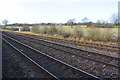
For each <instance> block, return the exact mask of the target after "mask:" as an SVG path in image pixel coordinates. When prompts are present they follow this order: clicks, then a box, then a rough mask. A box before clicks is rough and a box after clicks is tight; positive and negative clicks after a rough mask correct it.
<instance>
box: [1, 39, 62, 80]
mask: <svg viewBox="0 0 120 80" xmlns="http://www.w3.org/2000/svg"><path fill="white" fill-rule="evenodd" d="M2 40H3V41H5V42H6V43H7V44H8V45H10V46H11V47H12V48H13V49H14V50H16V51H17V52H19V53H20V54H22V55H23V56H24V57H25V58H27V59H28V60H29V61H31V62H32V63H33V64H35V65H36V66H37V67H39V68H40V69H42V70H43V71H45V72H46V73H47V74H49V75H50V76H51V77H52V78H53V79H56V80H60V79H59V78H57V77H56V76H55V75H53V74H52V73H50V72H49V71H48V70H46V69H45V68H43V67H42V66H40V65H39V64H38V63H36V62H35V61H34V60H32V59H31V58H30V57H28V56H27V55H25V54H24V53H23V52H21V51H20V50H19V49H17V48H16V47H15V46H13V45H12V44H11V43H9V42H8V41H7V40H5V39H3V38H2Z"/></svg>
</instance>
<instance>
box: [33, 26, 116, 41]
mask: <svg viewBox="0 0 120 80" xmlns="http://www.w3.org/2000/svg"><path fill="white" fill-rule="evenodd" d="M31 31H32V32H34V33H42V34H52V35H55V34H57V35H62V36H63V38H68V37H76V38H79V39H80V38H85V39H89V40H95V41H117V40H118V32H117V29H112V28H79V29H76V28H74V27H73V28H72V29H65V28H64V26H33V28H32V30H31Z"/></svg>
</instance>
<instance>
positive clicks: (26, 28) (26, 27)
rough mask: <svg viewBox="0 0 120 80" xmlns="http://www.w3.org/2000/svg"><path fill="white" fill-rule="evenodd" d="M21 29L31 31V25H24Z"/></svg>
mask: <svg viewBox="0 0 120 80" xmlns="http://www.w3.org/2000/svg"><path fill="white" fill-rule="evenodd" d="M21 31H30V28H29V26H24V27H22V28H21Z"/></svg>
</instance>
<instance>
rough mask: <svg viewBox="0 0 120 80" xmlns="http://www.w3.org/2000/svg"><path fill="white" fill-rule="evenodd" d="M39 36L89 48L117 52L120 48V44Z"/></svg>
mask: <svg viewBox="0 0 120 80" xmlns="http://www.w3.org/2000/svg"><path fill="white" fill-rule="evenodd" d="M40 38H42V39H46V40H50V41H55V42H60V43H64V44H72V45H75V46H82V47H90V48H95V49H98V50H105V51H109V52H117V53H118V51H119V49H120V46H115V45H105V44H98V43H88V42H80V41H75V40H67V39H59V38H52V37H45V36H40Z"/></svg>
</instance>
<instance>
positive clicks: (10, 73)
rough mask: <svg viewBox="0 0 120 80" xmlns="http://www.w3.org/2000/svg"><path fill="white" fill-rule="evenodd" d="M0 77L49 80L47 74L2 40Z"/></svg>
mask: <svg viewBox="0 0 120 80" xmlns="http://www.w3.org/2000/svg"><path fill="white" fill-rule="evenodd" d="M2 46H3V48H2V51H3V52H2V67H3V69H2V78H3V79H6V78H7V79H8V78H10V79H16V78H17V79H18V78H25V79H31V78H34V79H45V80H50V78H49V76H48V75H47V74H45V72H43V71H42V70H40V69H39V68H38V67H36V66H33V65H32V64H31V62H30V61H28V60H27V59H25V58H23V57H22V56H21V55H20V54H18V53H17V52H16V51H15V50H13V49H12V48H11V47H10V46H8V45H7V43H5V42H4V41H3V44H2Z"/></svg>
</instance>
